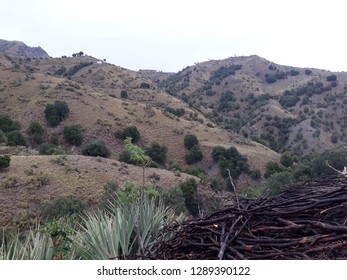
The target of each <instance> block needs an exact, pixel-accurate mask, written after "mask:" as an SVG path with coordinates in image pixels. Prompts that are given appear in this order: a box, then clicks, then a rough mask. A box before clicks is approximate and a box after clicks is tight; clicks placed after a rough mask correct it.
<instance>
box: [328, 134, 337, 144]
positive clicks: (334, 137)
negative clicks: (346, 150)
mask: <svg viewBox="0 0 347 280" xmlns="http://www.w3.org/2000/svg"><path fill="white" fill-rule="evenodd" d="M330 140H331V143H333V144H336V143H337V142H338V141H339V137H338V135H337V134H336V133H333V134H332V135H331V137H330Z"/></svg>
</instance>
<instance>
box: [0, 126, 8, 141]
mask: <svg viewBox="0 0 347 280" xmlns="http://www.w3.org/2000/svg"><path fill="white" fill-rule="evenodd" d="M0 143H7V137H6V134H5V132H3V131H2V130H1V129H0Z"/></svg>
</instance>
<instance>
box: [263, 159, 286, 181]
mask: <svg viewBox="0 0 347 280" xmlns="http://www.w3.org/2000/svg"><path fill="white" fill-rule="evenodd" d="M282 171H284V170H283V167H281V166H280V165H279V164H278V163H277V162H274V161H269V162H267V163H266V171H265V174H264V177H265V178H269V177H270V176H271V175H272V174H274V173H277V172H282Z"/></svg>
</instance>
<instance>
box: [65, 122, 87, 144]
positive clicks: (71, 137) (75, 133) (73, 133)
mask: <svg viewBox="0 0 347 280" xmlns="http://www.w3.org/2000/svg"><path fill="white" fill-rule="evenodd" d="M64 139H65V141H66V142H67V143H69V144H71V145H75V146H80V145H81V144H82V141H83V135H82V130H81V127H80V126H79V125H68V126H65V127H64Z"/></svg>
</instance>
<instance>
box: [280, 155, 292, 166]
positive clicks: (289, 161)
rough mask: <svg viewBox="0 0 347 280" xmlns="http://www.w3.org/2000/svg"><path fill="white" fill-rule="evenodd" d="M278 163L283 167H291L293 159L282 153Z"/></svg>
mask: <svg viewBox="0 0 347 280" xmlns="http://www.w3.org/2000/svg"><path fill="white" fill-rule="evenodd" d="M280 162H281V164H282V165H283V166H284V167H290V166H292V165H293V158H292V156H291V155H290V154H289V153H284V154H283V155H282V156H281V159H280Z"/></svg>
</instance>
